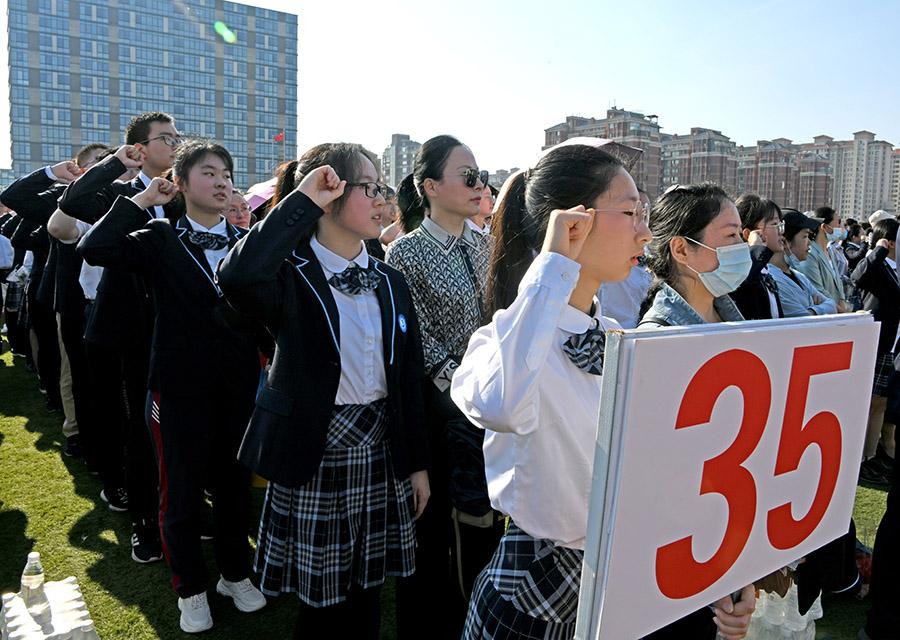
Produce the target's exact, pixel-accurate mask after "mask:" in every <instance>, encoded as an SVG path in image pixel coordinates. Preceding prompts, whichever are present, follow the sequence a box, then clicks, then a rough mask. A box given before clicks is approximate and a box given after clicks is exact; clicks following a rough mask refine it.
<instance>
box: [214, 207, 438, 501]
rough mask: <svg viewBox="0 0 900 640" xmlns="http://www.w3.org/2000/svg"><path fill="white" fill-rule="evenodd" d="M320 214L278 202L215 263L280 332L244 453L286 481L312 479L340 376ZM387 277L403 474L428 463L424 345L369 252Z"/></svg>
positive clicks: (258, 468) (384, 286)
mask: <svg viewBox="0 0 900 640" xmlns="http://www.w3.org/2000/svg"><path fill="white" fill-rule="evenodd" d="M322 214H323V212H322V210H321V209H320V208H319V207H318V206H316V205H315V203H313V202H312V200H310V199H309V198H307V197H306V196H305V195H304V194H302V193H300V192H294V193H292V194H291V195H289V196H288V197H287V198H285V199H284V200H282V201H281V202H280V203H279V204H278V205H277V206H276V207H275V208H274V209H273V210H272V211H271V212H270V213H269V214H268V215H267V216H266V218H265V219H264V220H263V221H262V222H260V223H258V224H257V225H256V226H254V227H253V228H252V229H251V230H250V232H249V233H248V234H247V236H246V237H245V238H244V239H242V240H241V241H240V242H238V244H237V246H235V248H234V249H233V250H232V251H231V252H230V253H229V254H228V256H227V257H226V258H225V259H224V260H223V261H222V262H221V264H220V265H219V285H220V286H221V287H222V290H223V291H224V292H225V296H226V297H227V298H228V300H229V301H230V302H231V304H232V305H234V306H235V307H236V308H237V309H238V310H240V311H242V312H243V313H246V314H247V315H251V316H253V317H256V318H259V319H260V320H262V322H263V323H264V324H265V325H266V327H267V328H268V329H269V331H270V332H271V333H272V335H273V336H274V337H275V358H274V360H273V362H272V368H271V370H270V371H269V377H268V381H267V382H266V384H265V386H264V387H263V389H262V391H261V392H260V394H259V397H258V398H257V400H256V410H255V411H254V413H253V417H252V418H251V420H250V425H249V427H248V429H247V433H246V434H245V436H244V441H243V443H242V444H241V448H240V452H239V454H238V458H239V459H240V461H241V462H243V463H244V464H245V465H246V466H248V467H250V468H251V469H253V470H254V471H255V472H256V473H258V474H259V475H261V476H262V477H264V478H267V479H269V480H272V481H274V482H276V483H278V484H281V485H285V486H288V487H299V486H302V485H304V484H305V483H307V482H308V481H309V480H310V478H312V477H313V475H314V474H315V473H316V471H317V470H318V468H319V465H320V463H321V461H322V454H323V452H324V450H325V435H326V432H327V429H328V424H329V422H330V418H331V413H332V410H333V409H334V400H335V397H336V395H337V390H338V384H339V382H340V377H341V364H340V363H341V357H340V349H341V336H340V317H339V315H338V309H337V305H336V304H335V301H334V296H333V295H332V293H331V288H330V286H329V285H328V282H327V281H326V279H325V273H324V271H323V270H322V267H321V265H320V264H319V261H318V260H317V259H316V257H315V255H314V254H313V251H312V249H311V248H310V246H309V238H310V236H311V235H312V233H313V230H314V228H315V225H316V221H317V220H318V219H319V217H321V216H322ZM370 260H371V264H372V266H373V268H374V270H375V271H376V272H377V273H378V274H379V275H380V277H381V282H380V283H379V285H378V287H377V288H376V289H375V293H376V295H377V297H378V304H379V306H380V308H381V328H382V336H383V342H384V366H385V374H386V377H387V392H388V395H387V437H388V438H389V442H390V451H391V458H392V460H393V464H394V469H395V473H396V474H397V477H398V478H399V479H402V478H405V477H406V476H408V475H409V474H410V473H412V472H415V471H420V470H423V469H425V468H426V465H427V451H426V443H425V427H424V411H423V405H422V383H423V377H424V371H425V365H424V358H423V355H422V341H421V337H420V334H419V325H418V320H417V318H416V312H415V308H414V307H413V302H412V298H411V296H410V293H409V287H408V286H407V284H406V280H405V279H404V278H403V275H402V274H401V273H400V272H399V271H397V270H396V269H393V268H391V267H389V266H387V265H386V264H384V263H383V262H380V261H379V260H376V259H375V258H370Z"/></svg>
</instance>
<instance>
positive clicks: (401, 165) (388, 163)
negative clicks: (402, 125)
mask: <svg viewBox="0 0 900 640" xmlns="http://www.w3.org/2000/svg"><path fill="white" fill-rule="evenodd" d="M421 146H422V145H421V144H420V143H418V142H416V141H415V140H410V139H409V136H408V135H406V134H404V133H395V134H393V135H392V136H391V144H390V146H388V147H387V148H386V149H385V150H384V153H383V154H381V171H382V174H383V175H384V179H385V180H386V181H387V183H388V184H389V185H391V186H392V187H394V188H396V187H398V186H400V182H401V181H402V180H403V178H405V177H406V176H408V175H409V174H411V173H412V172H413V168H414V167H415V164H416V154H417V153H418V152H419V149H420V148H421Z"/></svg>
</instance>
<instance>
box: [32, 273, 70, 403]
mask: <svg viewBox="0 0 900 640" xmlns="http://www.w3.org/2000/svg"><path fill="white" fill-rule="evenodd" d="M33 288H34V287H29V290H31V289H33ZM28 317H29V318H30V322H31V329H32V331H34V335H35V337H36V338H37V343H38V352H37V358H36V359H35V364H36V365H37V369H38V376H39V377H40V380H41V386H42V387H43V388H44V391H46V392H47V401H48V402H49V403H50V404H52V405H55V406H59V407H61V406H62V400H61V398H60V395H59V367H60V364H59V336H58V334H57V332H56V314H55V313H54V312H53V309H51V308H50V307H48V306H47V305H44V304H41V303H40V302H38V300H37V296H36V295H32V294H31V293H29V295H28Z"/></svg>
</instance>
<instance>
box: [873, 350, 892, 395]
mask: <svg viewBox="0 0 900 640" xmlns="http://www.w3.org/2000/svg"><path fill="white" fill-rule="evenodd" d="M893 375H894V354H893V353H891V352H890V351H888V352H887V353H882V354H881V355H880V356H878V357H877V358H876V359H875V381H874V384H873V385H872V395H875V396H885V397H886V396H887V394H888V393H887V390H888V385H889V384H890V383H891V377H893Z"/></svg>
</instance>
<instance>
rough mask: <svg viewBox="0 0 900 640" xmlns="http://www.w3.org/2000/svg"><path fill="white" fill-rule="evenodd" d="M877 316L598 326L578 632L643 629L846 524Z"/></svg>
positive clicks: (584, 639) (639, 632)
mask: <svg viewBox="0 0 900 640" xmlns="http://www.w3.org/2000/svg"><path fill="white" fill-rule="evenodd" d="M878 327H879V325H878V324H877V323H875V322H873V321H872V318H871V316H869V315H863V314H857V315H842V316H826V317H814V318H799V319H795V320H780V321H763V322H744V323H734V324H708V325H698V326H692V327H681V328H676V327H667V328H664V329H660V330H653V331H626V332H624V333H614V334H613V333H611V334H609V335H608V337H607V347H606V349H607V351H606V354H607V357H606V361H605V364H604V380H603V391H602V399H601V418H600V428H599V430H598V438H597V440H598V446H597V463H596V464H597V465H598V466H597V467H596V468H595V470H594V486H593V490H592V495H591V505H590V510H591V511H590V517H589V523H588V537H587V544H586V547H585V564H584V571H583V574H582V587H581V595H580V605H579V606H580V608H579V613H578V625H577V631H576V635H575V637H576V638H578V639H579V640H628V639H631V638H640V637H642V636H644V635H646V634H648V633H650V632H652V631H654V630H656V629H659V628H661V627H663V626H665V625H666V624H669V623H670V622H673V621H675V620H678V619H679V618H681V617H683V616H684V615H686V614H688V613H691V612H693V611H696V610H698V609H701V608H702V607H704V606H706V605H708V604H710V603H712V602H715V601H716V600H718V599H719V598H721V597H723V596H725V595H728V594H729V593H733V592H735V591H737V590H739V589H740V588H741V587H743V586H745V585H748V584H751V583H752V582H753V581H754V580H757V579H759V578H761V577H763V576H765V575H767V574H769V573H771V572H772V571H775V570H777V569H780V568H781V567H784V566H786V565H787V564H789V563H791V562H793V561H795V560H797V559H798V558H800V557H802V556H803V555H805V554H807V553H809V552H811V551H813V550H815V549H817V548H818V547H820V546H822V545H823V544H825V543H827V542H830V541H831V540H833V539H835V538H837V537H839V536H841V535H843V534H844V533H846V532H847V528H848V525H849V522H850V516H851V514H852V511H853V501H854V498H855V495H856V481H857V473H858V471H859V462H860V459H861V455H862V448H863V441H864V436H865V432H866V423H867V418H868V409H869V398H870V396H871V389H872V375H873V369H874V362H875V354H876V345H877V342H878ZM607 452H608V453H609V457H608V460H609V464H608V465H605V464H604V463H603V461H604V460H606V459H607ZM710 615H712V613H710Z"/></svg>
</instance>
